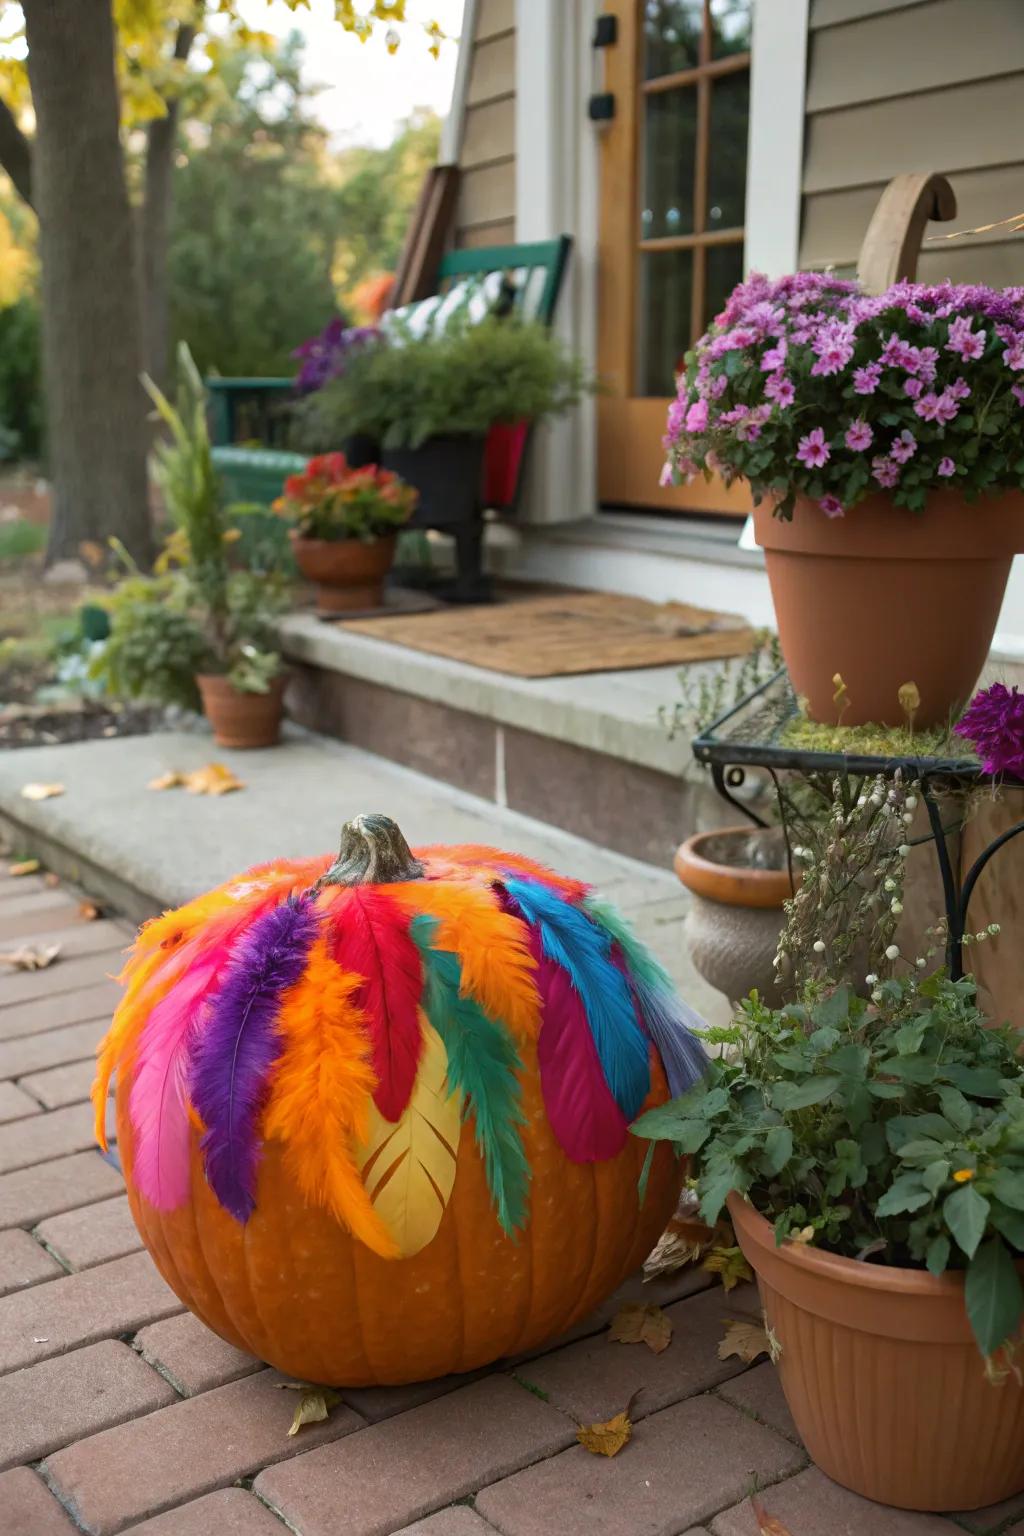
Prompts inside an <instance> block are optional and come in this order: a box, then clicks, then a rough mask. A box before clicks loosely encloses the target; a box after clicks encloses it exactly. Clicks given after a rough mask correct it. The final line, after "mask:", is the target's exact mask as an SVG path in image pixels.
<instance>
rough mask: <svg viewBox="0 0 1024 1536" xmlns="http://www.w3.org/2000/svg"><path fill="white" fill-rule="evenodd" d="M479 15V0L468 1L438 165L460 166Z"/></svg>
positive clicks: (464, 11) (464, 9) (440, 144)
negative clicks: (477, 17) (477, 16)
mask: <svg viewBox="0 0 1024 1536" xmlns="http://www.w3.org/2000/svg"><path fill="white" fill-rule="evenodd" d="M476 13H477V0H465V4H464V7H463V11H462V30H461V32H460V35H459V54H458V58H457V60H456V63H455V80H454V82H453V84H452V99H451V105H450V106H449V108H448V116H447V117H446V118H445V120H444V122H443V123H442V124H441V139H440V143H439V144H438V147H437V163H438V165H458V163H459V156H460V154H461V153H462V138H463V134H464V133H465V128H466V98H467V96H468V94H469V77H470V73H471V65H472V62H473V45H474V43H475V42H476Z"/></svg>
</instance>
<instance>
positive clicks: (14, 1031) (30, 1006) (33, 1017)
mask: <svg viewBox="0 0 1024 1536" xmlns="http://www.w3.org/2000/svg"><path fill="white" fill-rule="evenodd" d="M120 996H121V989H120V987H119V986H118V985H117V984H116V982H113V981H97V982H94V983H93V985H92V986H90V987H79V988H78V989H77V991H75V992H60V993H58V994H57V996H56V997H53V996H50V995H47V996H44V997H37V998H35V999H34V1000H33V1001H32V1002H30V1003H14V1004H12V1005H11V1007H10V1008H3V1007H0V1040H17V1039H20V1038H21V1037H22V1036H23V1035H39V1034H43V1033H44V1032H45V1031H46V1030H48V1029H60V1028H62V1027H63V1026H64V1025H66V1024H79V1023H81V1022H82V1021H83V1020H85V1019H109V1018H110V1016H111V1014H112V1013H113V1012H114V1009H115V1008H116V1007H117V1004H118V1001H119V999H120Z"/></svg>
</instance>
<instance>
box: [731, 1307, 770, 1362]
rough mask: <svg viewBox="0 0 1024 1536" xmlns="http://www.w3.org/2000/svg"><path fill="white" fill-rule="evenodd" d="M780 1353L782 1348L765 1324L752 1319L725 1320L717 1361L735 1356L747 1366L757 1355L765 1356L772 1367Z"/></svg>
mask: <svg viewBox="0 0 1024 1536" xmlns="http://www.w3.org/2000/svg"><path fill="white" fill-rule="evenodd" d="M781 1353H782V1346H781V1344H780V1343H779V1341H778V1339H777V1338H776V1337H775V1335H774V1333H772V1331H771V1329H770V1328H769V1327H768V1324H767V1323H765V1322H760V1323H758V1322H755V1321H754V1319H753V1318H752V1317H748V1318H743V1319H739V1318H726V1319H725V1334H724V1336H723V1337H722V1339H721V1340H720V1342H719V1345H718V1358H719V1360H728V1359H729V1356H730V1355H736V1356H737V1357H738V1358H739V1359H740V1360H742V1361H744V1363H745V1364H747V1365H749V1364H750V1362H751V1361H752V1360H756V1359H757V1358H758V1356H759V1355H767V1356H768V1358H769V1360H770V1361H771V1362H772V1364H773V1365H774V1364H775V1363H776V1361H777V1360H778V1358H779V1356H780V1355H781Z"/></svg>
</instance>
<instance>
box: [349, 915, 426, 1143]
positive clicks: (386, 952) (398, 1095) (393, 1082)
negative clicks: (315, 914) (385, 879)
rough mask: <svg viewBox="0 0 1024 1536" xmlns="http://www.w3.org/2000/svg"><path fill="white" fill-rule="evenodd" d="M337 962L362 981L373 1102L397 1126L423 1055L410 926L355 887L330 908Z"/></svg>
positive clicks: (415, 957) (416, 958)
mask: <svg viewBox="0 0 1024 1536" xmlns="http://www.w3.org/2000/svg"><path fill="white" fill-rule="evenodd" d="M327 911H328V912H329V915H330V921H331V923H332V924H333V926H334V958H335V959H336V960H337V962H338V964H339V965H340V966H341V968H342V970H343V971H352V972H354V973H355V974H356V975H357V976H360V977H362V978H363V980H362V984H361V986H360V988H359V990H358V992H357V994H356V999H355V1000H356V1004H357V1006H358V1007H359V1008H361V1009H362V1010H363V1012H364V1014H365V1016H366V1023H367V1028H368V1030H369V1034H370V1044H371V1061H372V1063H373V1070H374V1073H375V1075H376V1079H377V1087H376V1089H375V1091H374V1095H373V1100H374V1103H375V1104H376V1106H377V1108H378V1109H379V1110H380V1112H381V1114H382V1115H383V1116H384V1118H385V1119H386V1120H391V1121H395V1120H398V1119H399V1118H400V1117H401V1115H402V1113H403V1111H404V1110H405V1107H406V1105H407V1104H408V1102H409V1098H410V1095H411V1094H412V1087H413V1083H414V1082H415V1081H416V1071H417V1068H418V1067H419V1063H420V1057H421V1055H422V1052H423V1036H422V1032H421V1030H420V1020H419V1013H418V1008H419V1000H420V993H421V991H422V989H423V976H422V973H421V970H420V955H419V950H418V949H417V948H416V945H415V944H414V943H413V942H412V940H411V939H410V937H409V931H408V930H409V922H408V918H407V917H406V915H405V913H404V912H403V911H402V909H401V908H400V907H398V906H396V905H395V903H394V902H393V901H392V900H391V898H390V896H389V895H385V894H384V893H383V892H382V891H378V890H373V889H371V888H369V887H366V888H360V887H358V886H356V887H353V888H352V889H350V890H346V891H344V892H343V894H342V895H341V896H340V897H338V898H335V899H333V900H332V901H331V902H330V903H329V905H328V906H327Z"/></svg>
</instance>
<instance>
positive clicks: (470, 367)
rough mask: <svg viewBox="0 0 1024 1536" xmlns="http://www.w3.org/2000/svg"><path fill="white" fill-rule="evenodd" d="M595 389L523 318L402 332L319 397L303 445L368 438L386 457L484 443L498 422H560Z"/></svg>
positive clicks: (578, 366) (359, 357)
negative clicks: (435, 441)
mask: <svg viewBox="0 0 1024 1536" xmlns="http://www.w3.org/2000/svg"><path fill="white" fill-rule="evenodd" d="M592 388H593V385H592V383H591V381H590V380H589V379H588V377H587V374H586V371H585V369H584V367H583V365H582V363H581V362H580V360H579V359H578V358H575V357H573V356H571V355H570V354H569V353H567V352H566V351H565V349H564V348H563V346H562V344H561V343H560V342H559V341H558V339H557V338H556V337H554V336H552V335H551V333H550V332H549V331H548V330H546V329H545V328H544V327H543V326H541V325H536V324H533V323H530V322H525V321H521V320H518V319H517V318H515V317H514V316H505V317H502V318H497V317H491V318H489V319H486V320H483V321H481V322H480V323H479V324H477V325H472V324H469V323H463V324H452V325H450V326H449V327H448V328H447V330H446V331H445V332H444V333H443V334H442V335H434V334H428V335H425V336H421V337H414V336H411V335H408V334H402V333H401V332H398V331H397V330H396V331H395V333H394V334H393V335H389V336H388V337H386V338H385V339H383V340H382V341H381V342H380V344H379V345H375V346H369V347H365V348H363V349H361V350H360V351H358V352H357V353H355V354H353V356H352V357H351V359H350V360H349V361H348V363H347V364H346V368H345V372H344V373H343V374H342V375H341V376H340V377H339V378H336V379H334V380H333V381H332V382H331V383H329V384H327V385H325V387H324V388H323V389H321V390H318V391H317V393H316V394H315V395H312V396H311V397H310V399H309V401H308V403H307V404H306V405H305V406H304V407H303V408H302V410H303V416H304V419H305V426H304V429H303V438H304V440H305V441H307V442H308V444H309V445H310V446H311V447H313V446H321V445H322V444H324V443H330V442H338V441H340V440H341V439H342V438H345V437H348V436H350V435H352V434H354V433H367V434H368V435H370V436H372V437H374V438H375V439H377V441H379V442H380V443H381V444H382V445H383V446H384V447H385V448H418V447H419V446H420V445H421V444H422V443H424V442H426V440H427V439H428V438H430V437H439V436H476V437H479V436H481V435H482V434H484V433H485V432H486V431H487V430H488V428H490V427H491V426H493V425H494V424H495V423H496V422H516V421H538V420H540V419H541V418H542V417H545V416H551V415H557V414H559V413H560V412H562V411H565V410H567V409H568V408H569V407H570V406H571V405H573V404H575V403H576V402H577V401H578V400H579V399H580V398H581V397H582V396H583V395H584V394H585V393H587V392H588V391H589V390H590V389H592Z"/></svg>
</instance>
